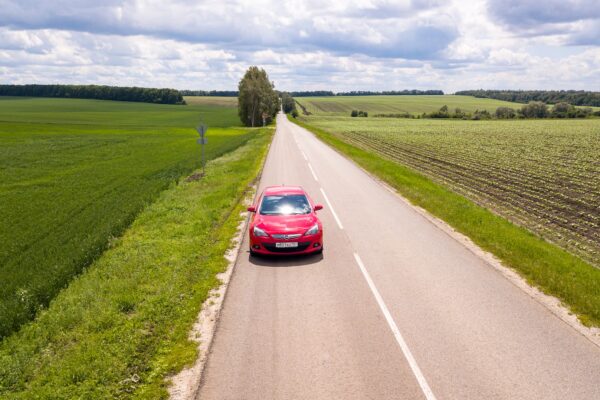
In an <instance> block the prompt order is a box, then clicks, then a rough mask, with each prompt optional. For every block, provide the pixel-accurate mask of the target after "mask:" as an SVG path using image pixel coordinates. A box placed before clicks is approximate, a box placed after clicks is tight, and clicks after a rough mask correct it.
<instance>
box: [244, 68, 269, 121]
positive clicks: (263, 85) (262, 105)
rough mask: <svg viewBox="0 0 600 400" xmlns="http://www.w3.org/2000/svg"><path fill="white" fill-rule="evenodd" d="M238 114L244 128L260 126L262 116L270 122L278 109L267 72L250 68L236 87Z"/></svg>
mask: <svg viewBox="0 0 600 400" xmlns="http://www.w3.org/2000/svg"><path fill="white" fill-rule="evenodd" d="M238 89H239V96H238V114H239V116H240V120H241V121H242V123H243V124H244V125H246V126H258V125H261V124H262V117H263V114H265V115H266V116H267V120H268V121H269V122H270V121H271V119H272V118H274V117H275V115H276V114H277V110H278V109H279V98H278V97H277V93H276V92H275V85H274V84H273V83H272V82H271V81H269V76H268V75H267V72H266V71H265V70H264V69H262V68H258V67H254V66H253V67H250V68H248V71H246V74H244V77H243V78H242V80H240V84H239V85H238Z"/></svg>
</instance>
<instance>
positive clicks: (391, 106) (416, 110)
mask: <svg viewBox="0 0 600 400" xmlns="http://www.w3.org/2000/svg"><path fill="white" fill-rule="evenodd" d="M295 100H296V101H297V102H299V103H300V104H301V105H302V106H304V107H305V108H306V110H307V111H308V112H310V113H312V114H315V115H320V116H325V115H330V116H331V115H338V116H339V115H340V114H342V115H348V116H349V115H350V112H351V111H352V110H362V111H367V112H368V113H369V115H370V116H373V115H375V114H395V113H410V114H422V113H424V112H425V113H430V112H432V111H438V110H439V109H440V108H441V107H442V106H444V105H447V106H448V108H449V109H450V110H451V111H453V110H454V109H455V108H460V109H461V110H463V111H467V112H471V113H472V112H474V111H475V110H487V111H489V112H494V111H496V108H498V107H512V108H514V109H518V108H521V106H522V104H518V103H510V102H507V101H500V100H492V99H478V98H475V97H471V96H454V95H443V96H334V97H297V98H295ZM298 111H301V110H298Z"/></svg>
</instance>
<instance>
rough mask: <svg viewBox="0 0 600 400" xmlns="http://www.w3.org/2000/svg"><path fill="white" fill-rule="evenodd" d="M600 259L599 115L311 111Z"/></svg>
mask: <svg viewBox="0 0 600 400" xmlns="http://www.w3.org/2000/svg"><path fill="white" fill-rule="evenodd" d="M306 120H307V121H308V122H309V123H310V124H311V125H313V126H316V127H319V128H322V129H324V130H326V131H328V132H332V133H334V134H337V135H339V137H341V138H343V139H344V140H345V141H347V142H349V143H352V144H355V145H357V146H359V147H361V148H364V149H368V150H369V151H373V152H375V153H377V154H379V155H381V156H383V157H386V158H388V159H391V160H393V161H397V162H399V163H401V164H404V165H407V166H409V167H411V168H413V169H415V170H417V171H420V172H422V173H424V174H425V175H427V176H429V177H431V178H432V179H434V180H435V181H437V182H440V183H443V184H445V185H447V186H448V187H450V188H452V189H453V190H454V191H456V192H458V193H461V194H463V195H465V196H467V197H468V198H470V199H472V200H474V201H475V202H477V203H478V204H481V205H483V206H485V207H488V208H490V209H492V210H494V211H495V212H497V213H498V214H499V215H502V216H504V217H506V218H508V219H510V220H511V221H514V222H516V223H518V224H519V225H522V226H525V227H527V228H528V229H530V230H531V231H533V232H535V233H537V234H539V235H541V236H542V237H544V238H546V239H548V240H550V241H552V242H555V243H557V244H559V245H561V246H562V247H564V248H565V249H568V250H569V251H571V252H574V253H576V254H578V255H580V256H582V257H583V258H585V259H586V260H588V261H589V262H592V263H594V264H595V265H596V266H600V163H598V160H599V159H600V120H598V119H589V120H568V121H567V120H520V121H460V120H459V121H456V120H413V119H395V118H394V119H383V118H362V119H358V118H350V117H324V116H311V117H308V118H306Z"/></svg>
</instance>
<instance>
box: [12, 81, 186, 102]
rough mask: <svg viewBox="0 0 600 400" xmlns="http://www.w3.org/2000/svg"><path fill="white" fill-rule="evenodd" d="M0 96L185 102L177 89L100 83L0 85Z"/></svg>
mask: <svg viewBox="0 0 600 400" xmlns="http://www.w3.org/2000/svg"><path fill="white" fill-rule="evenodd" d="M0 96H29V97H64V98H75V99H98V100H118V101H135V102H142V103H158V104H185V102H184V101H183V97H182V96H181V93H179V91H178V90H175V89H152V88H140V87H117V86H99V85H0Z"/></svg>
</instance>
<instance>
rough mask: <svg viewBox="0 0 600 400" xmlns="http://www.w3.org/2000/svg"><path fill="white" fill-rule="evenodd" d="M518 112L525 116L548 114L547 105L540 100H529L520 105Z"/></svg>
mask: <svg viewBox="0 0 600 400" xmlns="http://www.w3.org/2000/svg"><path fill="white" fill-rule="evenodd" d="M520 113H521V115H522V116H523V117H525V118H547V117H548V115H549V112H548V106H547V105H546V103H544V102H541V101H530V102H529V104H526V105H524V106H523V107H521V111H520Z"/></svg>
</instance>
